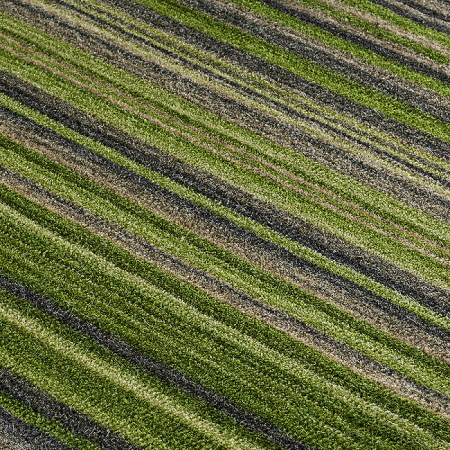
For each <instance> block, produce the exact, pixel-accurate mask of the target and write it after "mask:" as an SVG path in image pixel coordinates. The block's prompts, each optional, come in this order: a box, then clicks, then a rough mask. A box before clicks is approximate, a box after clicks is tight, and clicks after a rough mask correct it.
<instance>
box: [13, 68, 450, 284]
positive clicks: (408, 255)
mask: <svg viewBox="0 0 450 450" xmlns="http://www.w3.org/2000/svg"><path fill="white" fill-rule="evenodd" d="M19 64H20V63H19V62H18V61H16V64H14V66H11V65H10V64H8V65H10V67H11V69H12V70H14V71H15V72H16V71H17V69H18V66H19ZM28 69H31V67H29V66H28ZM31 70H33V69H31ZM38 73H39V78H40V82H42V81H43V80H42V76H41V75H42V73H43V72H42V71H39V72H38ZM22 74H23V72H22ZM51 79H52V81H51V86H52V90H54V88H55V87H56V85H57V84H60V89H58V91H59V93H60V94H62V95H64V96H65V97H66V98H67V99H69V98H70V99H72V100H73V99H77V101H78V102H81V103H82V105H83V106H82V107H84V108H86V107H87V108H89V110H92V108H94V109H93V111H101V112H102V113H103V114H104V113H105V112H107V118H108V119H109V120H110V121H114V122H113V124H114V125H117V126H120V127H123V126H124V125H126V131H129V132H132V133H133V134H138V130H139V134H140V136H141V137H142V138H144V139H146V140H148V141H149V142H150V143H152V144H153V145H155V144H156V145H157V146H161V145H162V146H163V148H168V149H170V148H176V149H177V150H176V152H177V153H179V151H180V150H183V152H187V161H188V162H191V163H192V162H193V161H196V162H197V163H198V162H201V166H200V167H201V168H203V169H206V170H208V171H211V172H213V173H215V174H217V175H219V174H220V175H221V176H224V175H226V176H227V177H228V179H229V181H231V182H234V183H237V184H244V185H245V186H246V187H247V189H248V190H250V191H253V192H254V193H256V195H258V196H261V195H264V196H265V197H266V198H268V199H270V200H272V201H274V202H275V203H276V204H278V205H279V206H281V207H282V208H283V209H286V210H287V211H290V212H296V213H297V214H299V213H301V214H302V215H303V216H304V217H305V218H307V219H309V220H311V221H313V223H314V222H315V223H317V224H322V226H323V225H325V224H326V227H325V230H327V231H330V232H333V233H335V232H338V234H340V235H341V236H342V237H344V238H345V239H348V240H350V241H351V242H354V243H356V244H358V245H361V246H363V247H366V248H369V249H370V250H371V251H373V252H374V253H376V254H377V253H378V254H381V255H383V256H388V257H389V258H391V259H392V258H393V257H394V256H395V260H394V261H397V262H398V263H400V264H401V265H402V266H403V267H405V268H407V269H408V270H410V271H412V272H415V273H418V268H420V275H421V276H424V277H426V279H428V280H429V281H432V282H434V283H436V284H437V285H438V286H441V287H446V286H447V285H448V279H449V275H448V270H447V267H446V266H444V265H443V264H441V263H439V262H437V261H435V260H430V259H429V258H427V257H425V256H422V255H420V254H418V253H417V252H415V251H413V250H410V249H405V248H403V246H402V245H401V244H399V243H398V242H396V244H395V249H396V250H395V252H392V248H393V247H392V243H389V241H388V240H387V239H385V237H380V236H378V235H377V234H376V233H373V232H371V231H370V230H367V229H363V228H361V227H358V228H355V227H354V225H353V224H352V223H351V222H350V223H349V221H348V220H347V219H345V218H343V217H340V216H338V215H336V214H335V213H333V212H332V211H329V210H324V209H323V208H319V207H318V205H317V204H316V203H314V202H312V201H309V200H307V199H305V198H303V197H301V196H299V195H297V194H292V193H290V192H289V191H286V190H285V189H283V188H280V187H279V186H278V185H274V184H273V183H272V182H270V181H268V180H267V178H265V177H261V176H258V175H254V174H249V173H248V171H247V170H245V169H243V168H241V167H240V166H236V164H234V163H227V162H226V161H223V160H222V159H219V158H217V157H215V156H214V155H211V153H209V152H208V151H207V150H204V149H201V148H199V147H198V146H196V145H193V144H191V143H190V142H188V141H185V140H181V139H180V138H178V137H177V136H173V135H169V134H167V133H166V132H164V131H163V130H162V129H160V128H159V127H156V126H154V125H152V124H150V123H148V122H144V121H142V120H139V121H136V122H137V123H139V124H140V125H139V127H138V125H137V123H136V124H134V121H133V122H131V121H130V120H129V118H130V114H129V113H128V112H127V111H123V110H122V109H120V108H119V107H118V106H113V105H111V104H110V103H109V102H105V101H103V100H101V99H99V98H98V97H94V96H91V95H86V92H85V91H82V90H80V89H78V88H77V87H75V86H73V85H68V84H66V83H64V82H63V81H62V80H61V81H59V82H58V83H56V78H55V76H54V75H51ZM48 81H50V80H48ZM135 120H136V119H135ZM155 138H156V142H155ZM161 140H162V142H163V143H161ZM174 146H176V147H174ZM200 156H201V159H199V157H200ZM348 230H352V233H349V231H348Z"/></svg>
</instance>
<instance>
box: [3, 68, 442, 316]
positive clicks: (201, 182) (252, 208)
mask: <svg viewBox="0 0 450 450" xmlns="http://www.w3.org/2000/svg"><path fill="white" fill-rule="evenodd" d="M0 79H1V74H0ZM5 80H6V78H5ZM21 85H22V84H21V83H20V82H19V81H18V80H16V83H15V84H14V87H13V88H12V89H7V85H5V84H4V85H3V88H5V89H7V90H6V91H4V92H8V93H9V95H13V96H14V97H15V98H16V99H19V100H20V101H21V102H23V103H24V104H26V105H28V106H30V107H32V108H34V109H36V110H38V111H40V112H42V113H43V114H46V115H48V116H49V117H52V118H53V119H55V120H57V121H60V122H61V123H64V124H65V125H66V126H69V127H70V128H72V129H74V130H75V131H77V132H79V133H81V134H84V135H86V136H89V137H91V138H94V139H96V140H99V141H100V142H102V143H103V144H104V145H107V146H109V147H111V148H114V149H115V150H117V151H119V152H121V153H123V154H125V155H126V156H128V157H130V158H132V159H133V160H135V161H137V162H139V163H141V164H143V165H145V166H147V167H149V168H151V169H152V170H156V171H157V172H159V173H161V174H162V175H165V176H167V177H169V178H171V179H173V180H174V181H177V182H179V183H181V184H183V185H185V186H188V187H190V188H192V189H194V190H195V191H197V192H200V193H202V194H203V195H206V196H207V197H209V198H211V199H213V200H215V201H219V202H221V203H222V204H224V205H227V206H228V207H229V208H232V209H233V210H234V211H236V212H238V213H240V214H243V215H244V216H246V217H250V218H252V219H253V220H257V221H259V222H260V223H262V224H264V225H266V226H268V227H269V228H271V229H273V230H275V231H277V232H279V233H281V234H283V235H285V236H286V237H289V238H291V239H293V240H295V241H298V242H300V243H301V244H303V245H306V246H308V247H310V248H312V249H314V250H316V251H319V252H321V253H322V254H324V255H325V256H327V257H329V258H331V259H333V260H335V261H338V262H340V263H343V264H346V265H349V266H350V267H353V268H355V269H356V270H359V271H360V272H362V273H364V274H366V275H368V276H371V277H372V278H374V279H376V280H377V281H379V282H382V283H383V284H385V285H388V286H392V287H394V288H395V289H397V290H400V291H401V292H403V293H404V294H405V295H410V296H411V297H412V298H414V299H416V300H417V301H419V302H421V303H423V304H424V305H426V306H428V307H430V308H431V309H433V310H435V311H437V312H440V313H441V314H444V315H450V306H449V305H448V302H447V300H446V299H448V293H447V292H446V291H444V290H442V289H439V288H437V287H434V286H432V285H429V284H428V283H425V282H423V280H420V281H419V280H418V279H417V278H416V277H414V276H413V275H412V274H409V273H407V272H405V271H402V270H400V269H399V268H397V267H396V266H394V265H390V264H389V263H387V262H386V261H382V260H381V259H379V258H377V257H375V256H373V255H370V254H369V253H366V252H364V251H362V250H361V249H359V248H357V247H354V246H352V245H350V244H348V243H344V242H343V241H341V240H339V239H338V238H336V237H334V236H331V235H328V234H326V233H324V232H321V231H320V230H318V229H316V228H315V227H312V226H311V225H310V224H308V223H306V222H303V221H302V220H301V219H299V218H297V217H294V216H292V215H290V214H288V213H285V212H282V211H280V210H278V209H276V208H274V207H273V206H271V205H269V204H267V203H264V202H262V201H259V200H256V199H255V198H254V197H252V196H250V195H248V194H246V193H245V192H243V191H241V190H239V189H237V188H235V187H232V186H229V185H227V184H226V183H225V182H223V181H220V180H217V179H216V178H214V177H212V176H211V175H208V174H204V173H202V172H199V171H197V170H196V169H194V168H192V167H188V166H185V165H184V164H183V163H181V162H180V161H178V160H176V159H175V158H173V157H170V156H168V155H166V154H162V153H160V152H159V151H158V150H157V149H155V148H151V147H149V146H148V145H146V144H143V143H141V142H139V141H137V140H136V139H134V138H132V137H131V136H129V135H126V134H124V133H121V132H118V131H117V130H115V129H114V128H112V127H110V126H109V125H107V124H105V123H102V122H100V121H95V120H93V119H92V118H91V117H87V116H85V115H84V114H83V113H82V112H80V111H76V110H73V108H72V107H70V106H69V105H67V104H66V103H64V102H62V101H61V100H59V99H56V98H54V97H49V96H47V95H44V94H43V93H42V92H40V93H39V92H38V91H36V89H35V88H33V87H32V86H28V87H27V89H26V90H24V91H22V93H21V94H19V93H20V86H21ZM0 91H2V85H1V84H0ZM17 120H19V119H17ZM20 120H23V119H20ZM99 130H103V131H102V132H99ZM53 139H57V137H56V136H55V137H54V138H53ZM98 158H99V157H98V156H97V157H95V159H97V160H98ZM105 164H106V161H105ZM107 164H108V165H109V164H111V162H108V163H107ZM116 171H117V173H118V174H120V173H125V172H127V170H126V169H125V168H123V167H121V166H118V167H117V169H116ZM137 178H139V177H137ZM143 182H144V181H143V180H142V179H140V178H139V183H141V184H142V183H143ZM148 192H152V193H153V194H152V195H155V194H156V193H157V192H162V190H161V188H160V187H159V186H156V185H155V186H154V187H152V188H149V190H148ZM173 195H174V194H170V197H173ZM167 200H168V199H166V200H165V201H167ZM171 201H173V200H171ZM180 201H182V203H185V202H186V200H180ZM188 203H189V205H187V204H186V208H187V209H186V211H188V212H189V214H190V215H192V214H193V213H195V215H196V217H197V218H201V219H202V220H206V218H207V217H213V215H212V213H210V212H208V211H206V210H203V209H201V208H200V207H198V206H194V205H192V204H190V202H188ZM214 220H218V221H219V222H220V223H222V222H223V221H224V220H225V219H222V218H220V219H219V218H218V217H217V218H215V219H214ZM233 228H235V226H233ZM219 229H220V225H219ZM330 243H332V246H331V247H330ZM271 245H272V244H271ZM361 255H364V257H362V256H361Z"/></svg>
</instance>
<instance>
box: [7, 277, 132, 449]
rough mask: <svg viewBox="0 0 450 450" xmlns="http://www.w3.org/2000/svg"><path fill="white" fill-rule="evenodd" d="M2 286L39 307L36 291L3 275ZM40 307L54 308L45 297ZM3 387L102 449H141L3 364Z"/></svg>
mask: <svg viewBox="0 0 450 450" xmlns="http://www.w3.org/2000/svg"><path fill="white" fill-rule="evenodd" d="M0 288H2V289H6V290H8V291H9V292H11V293H13V294H15V295H17V296H18V297H21V298H23V299H24V300H27V301H29V302H30V303H32V304H34V305H35V306H38V305H36V303H38V301H36V298H34V297H33V294H32V293H30V292H27V291H26V290H25V289H24V288H22V287H21V286H19V285H16V284H13V283H11V282H10V281H9V280H8V279H6V278H5V277H3V276H2V275H1V274H0ZM40 306H41V308H40V309H44V310H45V311H46V312H48V310H49V309H51V307H52V306H51V304H50V302H45V300H43V299H42V301H41V304H40ZM51 311H52V315H53V316H54V317H55V318H56V319H59V320H61V319H62V318H63V316H61V315H59V313H60V311H58V310H57V309H51ZM0 389H1V390H2V391H4V392H5V393H6V394H8V395H10V396H11V397H14V398H16V399H18V400H20V401H21V402H22V403H23V404H24V405H25V406H27V407H28V408H31V409H33V410H34V411H37V412H39V413H41V414H43V415H45V416H46V417H48V418H50V419H52V420H55V421H57V422H59V423H60V424H62V425H63V426H64V427H65V428H67V429H68V430H69V431H71V432H72V433H74V434H77V435H78V436H81V437H83V438H85V439H87V440H88V441H91V442H93V443H95V444H97V445H99V446H100V447H101V448H102V449H105V450H122V449H123V450H137V448H138V447H135V446H134V445H132V444H130V443H129V442H128V441H126V440H125V439H124V438H123V437H121V436H119V435H118V434H117V433H116V432H114V431H112V430H109V429H107V428H104V427H103V426H101V425H99V424H97V423H95V422H94V421H93V420H92V419H90V418H89V417H88V416H86V415H85V414H82V413H80V412H78V411H77V410H76V409H74V408H72V407H70V406H67V405H65V404H64V403H61V402H59V401H57V400H55V399H54V398H52V397H51V396H50V395H48V394H47V393H45V392H43V391H41V390H40V389H38V388H36V387H35V386H33V385H32V384H31V383H30V382H28V381H26V380H25V379H23V378H21V377H18V376H17V375H15V374H13V373H11V372H10V371H9V370H7V369H5V368H2V367H0ZM38 448H41V447H38ZM43 448H45V447H43ZM64 448H66V447H64Z"/></svg>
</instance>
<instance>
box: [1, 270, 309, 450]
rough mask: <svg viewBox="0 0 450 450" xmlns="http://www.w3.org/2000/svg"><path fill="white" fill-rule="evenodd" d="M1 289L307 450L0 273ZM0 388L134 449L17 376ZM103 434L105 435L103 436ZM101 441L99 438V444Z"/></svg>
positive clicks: (108, 444)
mask: <svg viewBox="0 0 450 450" xmlns="http://www.w3.org/2000/svg"><path fill="white" fill-rule="evenodd" d="M0 288H2V289H5V290H7V291H8V292H10V293H12V294H14V295H16V296H17V297H20V298H22V299H23V300H26V301H27V302H29V303H30V304H32V305H34V306H35V307H37V308H39V309H40V310H42V311H44V312H45V313H47V314H48V315H50V316H52V317H54V318H55V319H57V320H59V321H62V322H64V323H65V324H67V325H69V326H71V327H72V328H74V329H76V330H77V331H80V332H81V333H83V334H84V335H86V336H89V337H90V338H91V339H93V340H94V341H96V342H98V343H99V344H100V345H102V346H104V347H106V348H107V349H109V350H110V351H112V352H114V353H115V354H117V355H119V356H120V357H122V358H124V359H125V360H127V361H129V362H131V363H132V364H134V365H136V366H138V367H141V368H143V369H145V370H146V371H148V372H150V373H152V374H154V375H156V376H158V377H159V378H160V379H162V380H164V381H166V382H168V383H170V384H172V385H174V386H176V387H177V388H179V389H182V390H183V391H185V392H187V393H189V394H190V395H192V396H194V397H197V398H200V399H202V400H203V401H205V402H206V403H208V404H209V405H211V406H214V407H215V408H217V409H218V410H220V411H222V412H223V413H225V414H227V415H229V416H230V417H232V418H233V419H234V420H236V422H238V423H239V424H240V425H243V426H245V427H247V428H249V429H250V430H252V431H254V432H257V433H261V434H262V435H264V436H265V437H267V438H269V439H270V440H272V441H273V442H274V443H276V444H277V445H280V446H281V447H283V448H286V449H292V450H306V449H310V447H307V446H306V445H304V444H301V443H299V442H297V441H296V440H294V439H293V438H291V437H290V436H288V435H287V434H285V433H284V432H283V431H281V430H280V429H279V428H277V427H276V426H274V425H272V424H270V423H268V422H266V421H264V420H262V419H260V418H259V417H258V416H256V415H255V414H253V413H250V412H248V411H246V410H244V409H242V408H240V407H239V406H236V405H234V404H233V403H231V402H230V401H229V400H227V399H226V398H224V397H222V396H220V395H218V394H216V393H214V392H212V391H210V390H208V389H206V388H204V387H203V386H202V385H201V384H199V383H196V382H195V381H192V380H189V379H188V378H186V377H185V376H184V375H183V374H181V373H179V372H177V371H175V370H173V369H171V368H170V367H167V366H166V365H164V364H162V363H160V362H159V361H156V360H155V359H153V358H151V357H149V356H147V355H144V354H142V353H140V352H139V351H137V350H135V349H134V348H133V347H131V346H129V345H128V344H126V343H125V342H123V341H121V340H120V339H118V338H116V337H114V336H111V335H110V334H107V333H104V332H103V331H101V330H100V329H98V328H97V327H96V326H95V325H93V324H91V323H89V322H86V321H84V320H83V319H81V318H79V317H77V316H76V315H75V314H73V313H71V312H70V311H66V310H63V309H61V308H59V307H58V306H57V305H56V304H55V303H53V302H52V301H51V300H49V299H47V298H44V297H41V296H39V295H37V294H35V293H34V292H32V291H31V290H29V289H27V288H25V287H24V286H21V285H19V284H17V283H15V282H13V281H11V280H9V279H8V278H6V277H5V276H3V275H2V274H0ZM0 387H1V388H2V389H3V390H5V391H6V392H10V393H11V395H14V396H15V397H16V398H20V399H21V400H22V401H23V402H24V403H25V404H27V406H29V407H32V408H33V409H36V410H37V411H42V412H43V413H44V414H46V415H47V416H49V417H51V418H55V419H56V420H59V421H60V422H62V423H63V424H64V425H65V426H66V427H67V428H68V429H71V428H72V429H73V428H74V429H75V432H77V433H78V434H80V435H83V436H84V434H82V433H86V435H87V438H88V439H90V440H91V441H93V442H96V441H95V440H94V439H93V437H94V438H97V439H99V445H102V448H105V449H106V448H108V449H111V450H113V449H134V448H135V447H133V446H131V444H129V443H128V442H126V441H124V440H123V439H122V438H121V437H119V436H117V435H115V434H114V433H111V432H110V431H109V430H104V429H102V428H100V427H98V426H97V425H95V424H94V423H93V422H92V421H90V419H88V418H87V417H86V416H84V415H82V414H80V413H78V412H76V411H75V410H73V409H72V408H70V407H67V406H66V405H63V404H60V403H58V402H56V401H54V400H53V399H51V398H50V397H49V396H48V395H47V394H45V393H43V392H41V391H39V390H38V389H36V388H35V387H34V386H32V385H30V384H29V383H28V382H26V381H25V380H19V379H18V378H17V377H15V376H14V375H12V374H10V373H8V372H6V371H0ZM105 432H106V433H107V434H106V436H105ZM89 433H95V435H90V434H89ZM100 439H102V441H101V442H100Z"/></svg>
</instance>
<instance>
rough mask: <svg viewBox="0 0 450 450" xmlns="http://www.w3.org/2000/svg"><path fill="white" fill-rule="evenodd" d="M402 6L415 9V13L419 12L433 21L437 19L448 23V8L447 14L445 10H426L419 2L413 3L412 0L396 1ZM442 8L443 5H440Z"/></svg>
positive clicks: (449, 9)
mask: <svg viewBox="0 0 450 450" xmlns="http://www.w3.org/2000/svg"><path fill="white" fill-rule="evenodd" d="M398 1H400V2H401V3H403V4H404V5H408V6H409V7H410V8H414V9H417V11H420V12H421V13H422V14H425V15H427V16H429V17H431V18H433V19H439V20H442V21H444V22H449V21H450V8H448V10H447V12H445V10H442V11H436V10H435V9H431V8H427V7H426V6H425V5H423V4H421V3H420V2H415V1H412V0H407V1H405V0H398ZM442 7H443V8H444V5H442Z"/></svg>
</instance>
